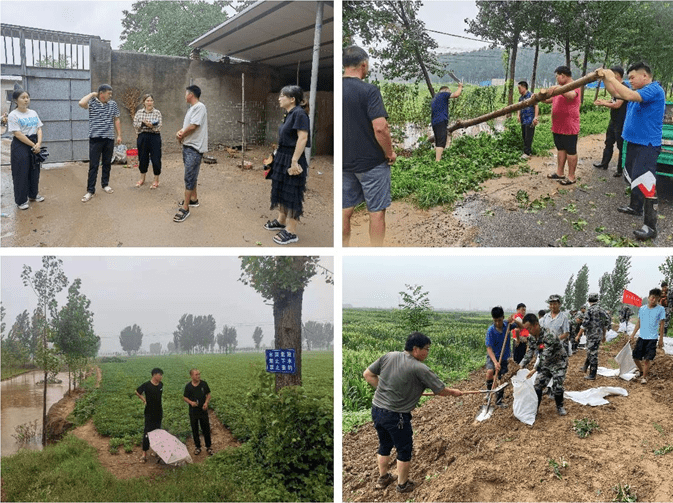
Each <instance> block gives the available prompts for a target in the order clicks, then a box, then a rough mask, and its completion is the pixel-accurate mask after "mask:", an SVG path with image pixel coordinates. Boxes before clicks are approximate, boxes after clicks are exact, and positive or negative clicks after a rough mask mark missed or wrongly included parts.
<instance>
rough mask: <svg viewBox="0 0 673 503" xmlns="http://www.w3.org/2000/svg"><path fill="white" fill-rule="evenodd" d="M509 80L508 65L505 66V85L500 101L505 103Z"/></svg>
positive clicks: (508, 57) (508, 58)
mask: <svg viewBox="0 0 673 503" xmlns="http://www.w3.org/2000/svg"><path fill="white" fill-rule="evenodd" d="M509 60H510V56H509V48H508V49H507V61H508V62H509ZM508 78H509V65H507V66H505V85H504V86H503V88H502V101H505V96H506V95H507V80H508Z"/></svg>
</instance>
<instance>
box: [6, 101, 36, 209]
mask: <svg viewBox="0 0 673 503" xmlns="http://www.w3.org/2000/svg"><path fill="white" fill-rule="evenodd" d="M12 98H13V99H14V101H15V102H16V105H17V108H16V109H15V110H12V112H10V114H9V116H8V117H7V126H8V129H9V131H10V132H12V133H13V134H14V139H13V140H12V155H11V164H12V180H13V182H14V202H15V203H16V204H17V206H18V207H19V209H21V210H27V209H28V208H29V207H30V206H29V204H28V201H37V202H42V201H44V197H42V196H41V195H40V194H39V193H38V190H37V189H38V185H39V183H40V163H39V162H37V161H36V160H35V156H34V155H33V154H38V153H39V152H40V148H41V147H42V121H40V118H39V117H38V116H37V112H35V111H34V110H30V109H29V108H28V105H30V94H28V91H14V94H13V95H12Z"/></svg>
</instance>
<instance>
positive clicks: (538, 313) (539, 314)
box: [537, 309, 547, 318]
mask: <svg viewBox="0 0 673 503" xmlns="http://www.w3.org/2000/svg"><path fill="white" fill-rule="evenodd" d="M545 314H547V311H545V310H544V309H540V310H539V311H538V312H537V315H538V317H539V318H542V317H543V316H544V315H545Z"/></svg>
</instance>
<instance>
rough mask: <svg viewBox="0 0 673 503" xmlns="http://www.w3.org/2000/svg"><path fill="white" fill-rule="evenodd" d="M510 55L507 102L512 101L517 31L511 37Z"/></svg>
mask: <svg viewBox="0 0 673 503" xmlns="http://www.w3.org/2000/svg"><path fill="white" fill-rule="evenodd" d="M513 42H514V43H513V44H512V57H511V58H510V60H509V75H510V78H509V95H508V97H507V104H508V105H511V104H512V103H514V79H515V78H516V77H515V75H516V73H515V72H516V54H517V52H518V50H519V32H516V33H515V34H514V37H513Z"/></svg>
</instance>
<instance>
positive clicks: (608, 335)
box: [605, 329, 619, 342]
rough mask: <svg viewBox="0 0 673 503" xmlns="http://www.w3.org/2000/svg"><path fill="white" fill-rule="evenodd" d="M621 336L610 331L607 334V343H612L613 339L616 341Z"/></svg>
mask: <svg viewBox="0 0 673 503" xmlns="http://www.w3.org/2000/svg"><path fill="white" fill-rule="evenodd" d="M618 335H619V334H618V333H617V332H615V331H614V330H612V329H610V330H608V331H607V332H606V333H605V342H610V341H611V340H612V339H616V338H617V336H618Z"/></svg>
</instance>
